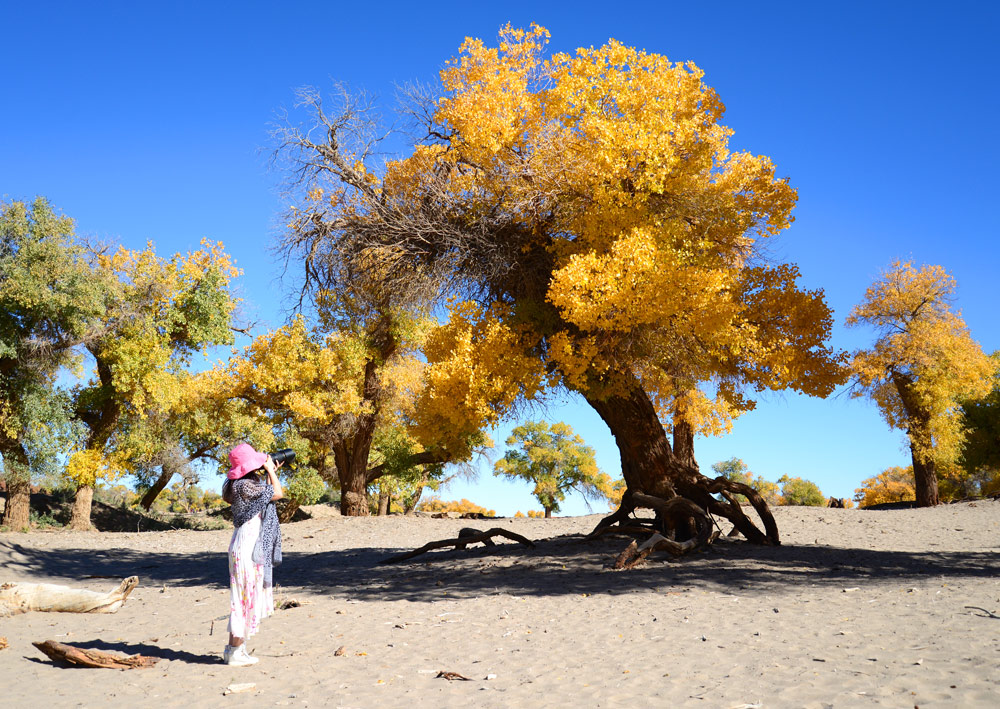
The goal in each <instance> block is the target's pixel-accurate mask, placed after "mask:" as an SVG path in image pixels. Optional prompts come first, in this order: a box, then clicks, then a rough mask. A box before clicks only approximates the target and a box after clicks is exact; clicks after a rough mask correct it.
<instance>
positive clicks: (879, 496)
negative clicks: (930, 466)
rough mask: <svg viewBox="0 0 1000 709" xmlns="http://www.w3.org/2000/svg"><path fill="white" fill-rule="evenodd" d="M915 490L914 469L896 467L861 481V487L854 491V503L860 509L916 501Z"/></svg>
mask: <svg viewBox="0 0 1000 709" xmlns="http://www.w3.org/2000/svg"><path fill="white" fill-rule="evenodd" d="M915 499H916V492H915V491H914V489H913V468H912V467H911V466H909V465H907V466H906V467H905V468H904V467H901V466H898V465H894V466H892V467H891V468H886V469H885V470H883V471H882V472H881V473H879V474H878V475H876V476H875V477H871V478H866V479H865V480H863V481H861V487H859V488H858V489H857V490H855V491H854V501H855V502H857V503H858V506H859V507H871V506H872V505H881V504H883V503H887V502H906V501H907V500H915Z"/></svg>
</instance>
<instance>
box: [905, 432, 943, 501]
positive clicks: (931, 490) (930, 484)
mask: <svg viewBox="0 0 1000 709" xmlns="http://www.w3.org/2000/svg"><path fill="white" fill-rule="evenodd" d="M913 448H914V446H913V444H910V458H911V460H912V461H913V482H914V493H915V497H916V498H917V507H934V506H935V505H938V504H940V503H941V498H940V497H939V496H938V478H937V466H936V465H935V464H934V460H933V459H932V458H926V459H922V458H921V457H920V456H919V455H918V454H917V453H916V451H914V449H913Z"/></svg>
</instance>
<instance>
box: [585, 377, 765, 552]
mask: <svg viewBox="0 0 1000 709" xmlns="http://www.w3.org/2000/svg"><path fill="white" fill-rule="evenodd" d="M586 398H587V401H588V402H589V403H590V405H591V406H593V407H594V409H595V410H596V411H597V413H598V414H599V415H600V416H601V418H602V419H603V420H604V422H605V423H606V424H607V425H608V428H610V429H611V434H612V435H613V436H614V438H615V442H616V443H617V444H618V450H619V452H620V454H621V461H622V475H623V477H624V478H625V482H626V486H627V487H626V491H625V494H624V495H623V497H622V506H621V507H620V508H619V509H618V511H617V512H615V513H614V514H612V515H610V516H609V517H607V518H605V519H604V520H602V522H601V523H600V524H599V525H598V528H597V529H596V530H595V532H598V531H600V530H601V529H602V528H603V527H606V526H608V525H611V524H615V523H619V522H624V521H625V520H626V519H627V517H628V514H629V513H630V512H631V510H632V509H634V507H635V500H636V498H635V495H639V496H640V499H641V496H642V495H648V496H651V497H654V498H660V499H661V500H665V501H669V500H671V499H673V498H674V497H677V496H681V497H684V498H685V499H687V500H688V501H690V502H693V503H694V507H692V506H691V505H682V504H677V505H671V506H663V505H657V506H655V507H654V509H657V527H658V528H660V529H661V530H662V531H663V533H664V535H665V536H666V538H667V539H668V540H671V541H678V542H684V541H687V540H688V539H693V538H695V537H696V536H698V534H699V529H700V528H702V527H703V526H704V522H705V520H700V519H697V518H696V517H695V516H694V515H695V514H701V515H705V514H706V513H712V514H716V515H719V516H722V517H725V518H726V519H728V520H730V521H731V522H732V523H733V525H734V526H735V527H736V529H737V530H739V532H740V533H742V534H743V536H745V537H746V538H747V539H748V540H749V541H751V542H754V543H756V544H773V545H777V544H779V543H780V542H779V539H778V528H777V525H776V524H775V522H774V517H773V515H772V514H771V512H770V509H769V508H768V506H767V503H766V502H765V501H764V499H763V498H761V496H760V495H759V494H758V493H757V491H755V490H754V489H753V488H751V487H749V486H748V485H742V484H740V483H735V482H733V481H728V480H726V479H725V478H724V477H720V478H715V479H714V480H713V479H709V478H706V477H705V476H703V475H701V473H699V472H698V469H697V468H696V467H695V466H694V465H693V464H691V463H688V462H687V461H683V460H679V459H678V457H677V456H676V455H675V454H674V451H673V449H672V448H671V446H670V443H669V442H668V440H667V436H666V433H665V431H664V430H663V425H662V423H661V422H660V419H659V417H658V416H657V413H656V408H655V407H654V406H653V402H652V401H651V400H650V398H649V396H648V395H647V394H646V392H645V391H644V390H643V389H642V387H641V385H640V384H639V382H638V380H635V379H633V380H632V382H631V387H630V389H629V391H628V394H627V395H624V396H614V397H609V398H606V399H598V398H594V397H589V396H588V397H586ZM682 428H683V427H682ZM683 438H684V436H682V439H683ZM681 448H682V449H684V443H682V444H681ZM690 450H691V453H692V455H690V458H691V460H693V448H691V449H690ZM716 494H718V495H721V496H722V498H723V499H722V500H721V501H720V500H719V499H717V498H716V497H714V495H716ZM737 494H738V495H745V496H746V497H747V498H748V499H749V500H750V503H751V504H752V505H753V508H754V509H755V510H756V512H757V514H758V515H759V516H760V518H761V521H762V522H763V525H764V531H761V530H760V529H758V528H757V526H756V525H755V524H754V523H753V522H752V521H751V520H750V519H749V518H748V517H747V516H746V515H745V514H744V513H743V511H742V509H741V508H740V504H739V502H738V501H737V500H736V499H735V495H737ZM644 506H649V505H644ZM691 510H699V511H700V512H697V513H692V512H691Z"/></svg>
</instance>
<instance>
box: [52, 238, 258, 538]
mask: <svg viewBox="0 0 1000 709" xmlns="http://www.w3.org/2000/svg"><path fill="white" fill-rule="evenodd" d="M92 268H93V276H92V277H93V278H94V280H95V281H97V282H100V283H101V284H102V287H103V289H104V291H103V297H104V302H103V306H104V308H103V311H102V313H101V315H100V316H99V317H98V318H97V319H96V320H95V321H94V322H92V323H91V327H92V328H93V329H94V331H96V332H97V333H98V334H97V335H96V336H95V337H92V338H90V339H88V340H87V342H85V344H84V346H85V348H86V351H87V354H88V355H89V356H90V357H91V358H92V359H93V361H94V364H95V371H94V374H93V376H92V377H91V378H89V379H88V380H87V381H85V382H84V383H82V384H81V385H80V386H78V387H76V388H75V389H74V401H73V408H74V416H75V419H76V420H77V421H79V422H80V423H81V424H82V425H83V426H84V427H85V429H86V434H85V435H84V436H83V441H82V443H81V445H80V447H79V449H78V450H77V451H76V452H75V453H74V454H73V455H72V456H70V459H69V461H68V463H67V466H66V474H67V476H68V477H69V478H71V479H72V480H73V482H74V483H75V484H76V496H75V499H74V503H73V511H72V518H71V521H70V526H71V527H73V528H76V529H88V528H89V527H90V508H91V502H92V500H93V495H94V485H95V484H96V483H97V481H98V480H100V479H103V480H107V481H114V480H116V479H118V478H120V477H121V476H123V475H125V474H127V473H129V472H131V471H132V470H133V469H134V468H135V467H136V466H137V465H138V463H139V461H140V460H141V459H143V458H148V457H149V456H151V455H152V454H155V453H156V452H158V451H159V450H161V446H162V445H163V444H164V441H163V439H162V435H161V432H162V427H161V426H160V425H159V423H160V422H161V421H162V420H163V418H164V417H165V416H166V415H167V413H168V412H169V411H170V410H171V408H172V407H173V406H174V405H176V404H177V402H179V401H180V399H181V397H182V394H183V389H182V383H183V382H184V381H185V377H184V375H183V372H184V369H185V367H186V366H187V365H188V364H189V362H190V359H191V357H192V355H193V354H194V353H196V352H199V351H202V350H204V349H205V348H206V347H209V346H211V345H222V344H231V343H232V342H233V333H232V330H231V322H232V314H233V311H234V310H235V308H236V300H235V299H234V298H233V296H232V294H231V293H230V290H229V283H230V280H231V279H232V278H234V277H235V276H236V275H237V274H238V273H239V272H238V271H237V269H236V268H235V267H234V266H233V264H232V261H231V259H230V258H229V256H228V255H226V254H225V253H224V251H223V247H222V244H213V243H209V242H203V244H202V248H201V249H199V250H198V251H195V252H192V253H188V254H186V255H183V256H182V255H181V254H176V255H174V256H173V257H172V258H170V259H164V258H162V257H160V256H158V255H157V254H156V252H155V249H154V248H153V245H152V244H147V246H146V248H145V249H144V250H142V251H134V250H130V249H126V248H124V247H122V248H119V249H118V250H116V251H114V252H113V253H107V252H103V251H99V250H98V251H95V252H94V253H93V256H92Z"/></svg>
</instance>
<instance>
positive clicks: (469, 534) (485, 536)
mask: <svg viewBox="0 0 1000 709" xmlns="http://www.w3.org/2000/svg"><path fill="white" fill-rule="evenodd" d="M493 537H505V538H507V539H510V540H512V541H515V542H520V543H521V544H524V545H525V546H529V547H534V546H535V543H534V542H533V541H531V540H530V539H528V538H526V537H522V536H521V535H520V534H517V533H515V532H508V531H507V530H506V529H501V528H500V527H494V528H493V529H489V530H487V531H485V532H480V531H479V530H478V529H472V528H469V527H466V528H465V529H463V530H462V531H460V532H459V533H458V537H457V538H455V539H441V540H438V541H436V542H427V544H424V545H423V546H422V547H420V548H419V549H414V550H413V551H408V552H406V553H404V554H397V555H396V556H390V557H389V558H388V559H382V561H380V562H378V563H380V564H395V563H398V562H400V561H406V560H407V559H412V558H413V557H415V556H420V555H421V554H424V553H426V552H429V551H431V550H432V549H443V548H444V547H454V548H455V549H465V547H467V546H468V545H469V544H475V543H477V542H481V543H483V544H485V545H486V546H495V544H494V542H493Z"/></svg>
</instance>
